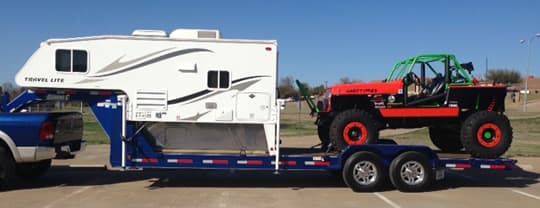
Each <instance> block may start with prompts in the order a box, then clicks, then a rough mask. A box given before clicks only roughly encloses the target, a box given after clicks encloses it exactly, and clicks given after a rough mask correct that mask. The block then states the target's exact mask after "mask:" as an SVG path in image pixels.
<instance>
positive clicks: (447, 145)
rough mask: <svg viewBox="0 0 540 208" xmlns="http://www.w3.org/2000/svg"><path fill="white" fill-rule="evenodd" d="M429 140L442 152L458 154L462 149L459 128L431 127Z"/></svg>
mask: <svg viewBox="0 0 540 208" xmlns="http://www.w3.org/2000/svg"><path fill="white" fill-rule="evenodd" d="M429 138H430V139H431V142H432V143H433V144H434V145H435V146H436V147H437V148H439V149H440V150H441V151H443V152H458V151H459V150H461V149H463V144H461V139H460V132H459V128H458V129H454V128H452V127H442V126H431V127H429Z"/></svg>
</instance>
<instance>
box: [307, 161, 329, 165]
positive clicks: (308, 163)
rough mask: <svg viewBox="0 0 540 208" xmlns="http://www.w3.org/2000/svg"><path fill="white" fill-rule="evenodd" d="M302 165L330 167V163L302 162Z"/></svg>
mask: <svg viewBox="0 0 540 208" xmlns="http://www.w3.org/2000/svg"><path fill="white" fill-rule="evenodd" d="M304 165H307V166H330V162H322V161H306V162H304Z"/></svg>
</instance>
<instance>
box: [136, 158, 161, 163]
mask: <svg viewBox="0 0 540 208" xmlns="http://www.w3.org/2000/svg"><path fill="white" fill-rule="evenodd" d="M131 161H132V162H138V163H157V162H158V160H157V159H154V158H135V159H133V160H131Z"/></svg>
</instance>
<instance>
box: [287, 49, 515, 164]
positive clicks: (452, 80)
mask: <svg viewBox="0 0 540 208" xmlns="http://www.w3.org/2000/svg"><path fill="white" fill-rule="evenodd" d="M473 70H474V67H473V65H472V63H465V64H460V63H459V62H458V61H457V59H456V57H455V56H454V55H450V54H432V55H421V56H416V57H413V58H411V59H407V60H404V61H401V62H399V63H397V64H396V65H395V66H394V68H393V70H392V73H391V74H390V75H389V76H388V78H387V79H386V80H384V81H383V82H380V83H361V84H343V85H335V86H333V87H330V88H328V89H327V91H326V93H325V96H324V99H323V100H322V101H319V102H318V103H317V105H315V104H314V103H313V102H312V101H311V100H309V99H308V97H306V100H308V104H309V105H310V107H311V108H312V110H313V113H316V115H317V122H316V124H317V125H318V134H319V138H320V140H321V145H322V148H323V149H335V150H343V149H344V148H345V147H347V146H349V145H358V144H374V143H377V142H378V139H379V131H380V130H382V129H388V128H389V129H395V128H419V127H429V136H430V138H431V141H432V142H433V144H434V145H435V146H437V147H438V148H439V149H441V150H442V151H443V152H457V151H460V150H462V149H463V148H464V149H465V150H466V151H467V152H469V153H470V154H471V155H472V156H473V157H478V158H496V157H499V156H500V155H502V154H503V153H505V152H506V150H508V148H509V147H510V144H511V143H512V127H511V126H510V122H509V120H508V118H507V117H506V116H505V115H504V110H505V107H504V98H505V96H506V87H505V86H480V85H478V84H477V81H476V80H474V79H473V78H472V77H471V75H470V74H471V71H473ZM297 83H298V84H299V87H300V89H301V90H303V89H304V87H303V86H302V85H301V84H300V83H299V82H297ZM303 91H305V90H303ZM304 95H305V96H307V94H306V93H304Z"/></svg>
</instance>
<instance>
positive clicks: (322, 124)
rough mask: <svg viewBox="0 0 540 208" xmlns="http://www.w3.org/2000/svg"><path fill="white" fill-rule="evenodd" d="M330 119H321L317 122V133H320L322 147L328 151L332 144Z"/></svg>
mask: <svg viewBox="0 0 540 208" xmlns="http://www.w3.org/2000/svg"><path fill="white" fill-rule="evenodd" d="M329 131H330V120H329V119H321V120H320V121H319V123H318V124H317V135H319V140H320V141H321V149H322V150H323V151H326V150H327V149H328V144H330V133H329Z"/></svg>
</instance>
